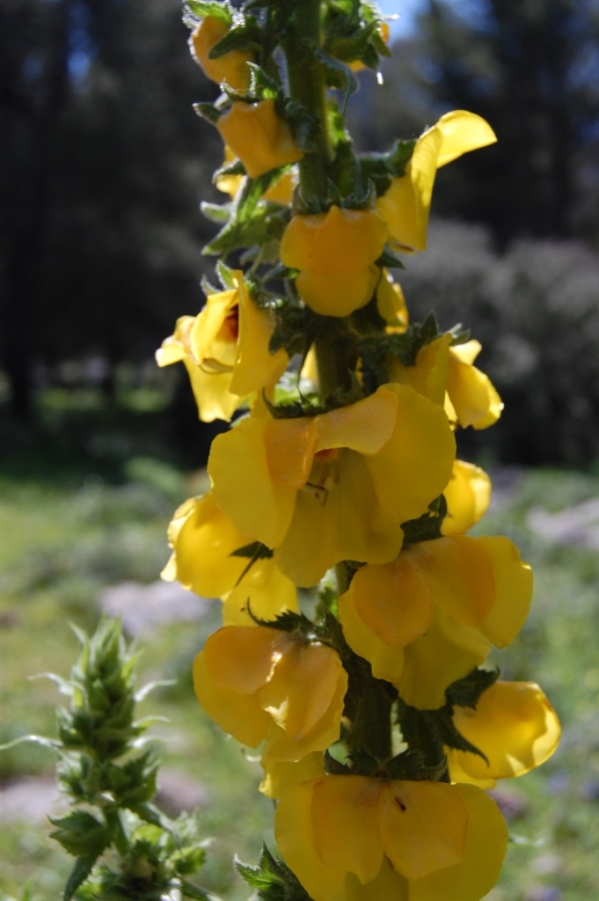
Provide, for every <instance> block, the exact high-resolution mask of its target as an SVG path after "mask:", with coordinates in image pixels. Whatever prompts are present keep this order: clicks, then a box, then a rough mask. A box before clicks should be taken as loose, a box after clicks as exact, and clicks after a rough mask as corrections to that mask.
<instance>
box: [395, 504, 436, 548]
mask: <svg viewBox="0 0 599 901" xmlns="http://www.w3.org/2000/svg"><path fill="white" fill-rule="evenodd" d="M446 516H447V501H446V500H445V497H444V495H441V496H440V497H438V498H436V499H435V500H434V501H433V502H432V503H431V504H429V508H428V511H427V512H426V513H424V514H423V515H422V516H420V517H418V519H410V520H408V521H407V522H403V523H402V524H401V528H402V529H403V533H404V544H416V543H417V542H419V541H432V540H433V539H436V538H442V537H443V533H442V531H441V529H442V527H443V520H444V519H445V517H446Z"/></svg>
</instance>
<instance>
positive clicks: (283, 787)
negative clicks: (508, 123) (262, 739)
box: [260, 751, 325, 799]
mask: <svg viewBox="0 0 599 901" xmlns="http://www.w3.org/2000/svg"><path fill="white" fill-rule="evenodd" d="M261 765H262V769H263V770H264V777H263V779H262V782H261V783H260V791H261V792H262V794H263V795H266V797H267V798H276V799H278V798H281V797H282V796H283V795H284V794H285V792H286V791H289V789H290V788H293V786H294V785H299V784H300V783H302V782H308V781H309V780H312V779H320V778H321V777H322V776H324V774H325V772H324V757H323V755H322V751H313V752H312V753H311V754H307V755H306V756H305V757H302V759H301V760H298V761H297V762H295V763H290V762H288V761H285V762H282V761H278V760H271V759H270V758H269V757H265V756H264V755H262V760H261Z"/></svg>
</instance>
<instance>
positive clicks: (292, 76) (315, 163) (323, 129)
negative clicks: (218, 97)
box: [284, 0, 331, 200]
mask: <svg viewBox="0 0 599 901" xmlns="http://www.w3.org/2000/svg"><path fill="white" fill-rule="evenodd" d="M306 41H309V42H311V43H313V44H316V46H318V47H320V41H321V37H320V0H301V2H298V3H296V13H295V16H294V17H293V21H292V24H291V26H290V28H289V31H288V35H287V37H286V40H285V42H284V50H285V56H286V57H287V68H288V74H289V89H290V93H291V97H292V99H293V100H297V101H298V102H299V103H301V104H302V105H303V106H305V107H306V108H307V109H308V110H309V111H310V113H312V115H313V116H315V117H316V119H317V120H318V124H319V129H318V134H317V136H316V138H315V145H316V146H315V147H314V150H312V151H310V152H308V153H306V154H305V155H304V157H303V158H302V159H301V160H300V163H299V171H300V191H301V193H302V195H303V196H304V197H308V196H312V197H316V198H318V199H320V200H324V199H325V198H326V196H327V172H326V167H327V164H328V163H329V162H330V160H331V147H330V141H329V133H328V126H327V101H326V84H325V80H324V75H323V72H322V68H321V67H320V66H319V65H318V63H317V61H316V60H315V59H314V58H313V57H311V56H310V54H308V53H306V47H305V42H306Z"/></svg>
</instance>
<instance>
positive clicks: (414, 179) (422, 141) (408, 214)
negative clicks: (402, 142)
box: [376, 110, 497, 252]
mask: <svg viewBox="0 0 599 901" xmlns="http://www.w3.org/2000/svg"><path fill="white" fill-rule="evenodd" d="M496 140H497V138H496V137H495V134H494V132H493V129H492V128H491V127H490V125H489V124H488V123H487V122H485V120H484V119H481V117H480V116H475V115H474V113H467V112H465V111H464V110H454V111H453V112H451V113H447V114H446V115H445V116H442V117H441V118H440V119H439V121H438V122H437V124H436V125H434V126H433V127H432V128H429V130H428V131H425V132H424V134H423V135H421V137H420V138H418V141H417V142H416V147H415V148H414V154H413V156H412V159H411V160H410V162H409V163H408V165H407V168H406V174H405V175H404V176H403V177H402V178H394V179H393V181H392V183H391V187H390V188H389V190H388V191H387V193H386V194H384V195H383V196H382V197H379V199H378V200H377V203H376V208H377V210H378V211H379V213H380V214H381V216H382V217H383V219H384V220H385V222H386V223H387V226H388V228H389V236H390V238H391V240H392V241H393V242H394V244H395V245H396V246H397V247H398V248H399V249H401V250H403V251H407V252H413V251H417V250H425V249H426V233H427V228H428V217H429V211H430V205H431V199H432V195H433V186H434V184H435V176H436V174H437V169H440V168H441V166H446V165H447V163H451V162H452V161H453V160H455V159H457V158H458V157H460V156H462V154H464V153H468V152H469V151H471V150H477V149H478V148H479V147H486V146H488V145H489V144H494V143H495V141H496Z"/></svg>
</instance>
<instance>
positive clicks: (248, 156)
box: [216, 100, 304, 178]
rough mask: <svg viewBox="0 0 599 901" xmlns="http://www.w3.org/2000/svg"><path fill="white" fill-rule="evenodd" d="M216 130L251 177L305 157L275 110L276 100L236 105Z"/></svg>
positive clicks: (220, 119) (221, 118) (221, 120)
mask: <svg viewBox="0 0 599 901" xmlns="http://www.w3.org/2000/svg"><path fill="white" fill-rule="evenodd" d="M216 128H217V129H218V131H219V132H220V135H221V137H222V139H223V141H224V142H225V144H228V146H229V147H230V148H231V150H232V151H233V153H234V154H235V155H236V156H238V157H239V159H240V160H241V161H242V163H243V165H244V166H245V171H246V172H247V174H248V175H249V176H250V178H257V177H258V176H259V175H263V174H264V173H265V172H270V170H271V169H275V168H278V167H279V166H284V165H285V164H286V163H295V162H297V161H298V160H300V159H301V158H302V156H303V155H304V154H303V152H302V151H301V150H300V149H299V147H298V146H297V144H296V143H295V140H294V139H293V135H292V134H291V129H290V128H289V125H288V124H287V122H286V121H285V120H284V119H281V118H280V116H279V115H278V113H277V112H276V109H275V104H274V100H262V101H261V102H260V103H242V102H235V103H233V104H232V106H231V109H230V110H229V111H228V112H226V113H224V114H223V115H222V116H220V117H219V119H218V121H217V123H216Z"/></svg>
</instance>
